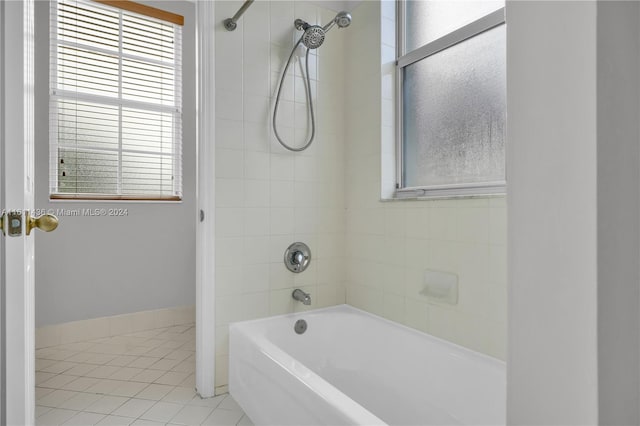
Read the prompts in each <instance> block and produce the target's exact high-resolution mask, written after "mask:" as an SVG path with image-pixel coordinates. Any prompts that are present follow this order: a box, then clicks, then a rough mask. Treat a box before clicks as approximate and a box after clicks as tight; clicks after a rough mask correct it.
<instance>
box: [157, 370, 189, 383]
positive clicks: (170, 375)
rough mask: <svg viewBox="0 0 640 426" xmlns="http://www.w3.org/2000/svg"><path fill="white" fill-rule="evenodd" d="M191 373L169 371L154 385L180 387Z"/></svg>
mask: <svg viewBox="0 0 640 426" xmlns="http://www.w3.org/2000/svg"><path fill="white" fill-rule="evenodd" d="M189 374H190V373H180V372H178V371H169V372H167V373H165V374H163V375H162V376H160V377H158V378H157V379H156V381H155V382H154V383H160V384H161V385H173V386H178V385H179V384H180V383H182V382H183V381H184V380H185V379H186V378H187V377H189Z"/></svg>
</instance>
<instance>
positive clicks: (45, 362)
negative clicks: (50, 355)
mask: <svg viewBox="0 0 640 426" xmlns="http://www.w3.org/2000/svg"><path fill="white" fill-rule="evenodd" d="M58 362H60V361H56V360H55V359H41V358H36V371H43V369H44V368H46V367H49V366H50V365H54V364H57V363H58Z"/></svg>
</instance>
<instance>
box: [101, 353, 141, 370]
mask: <svg viewBox="0 0 640 426" xmlns="http://www.w3.org/2000/svg"><path fill="white" fill-rule="evenodd" d="M136 359H138V357H137V356H135V355H120V356H118V357H116V358H114V359H112V360H111V361H109V362H108V363H107V365H116V366H118V367H125V366H129V364H131V363H132V362H133V361H135V360H136Z"/></svg>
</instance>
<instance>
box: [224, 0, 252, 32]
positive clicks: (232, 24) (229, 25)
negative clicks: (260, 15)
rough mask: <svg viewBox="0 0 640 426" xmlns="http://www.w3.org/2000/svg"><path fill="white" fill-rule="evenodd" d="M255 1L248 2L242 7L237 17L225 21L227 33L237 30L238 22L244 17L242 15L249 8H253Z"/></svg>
mask: <svg viewBox="0 0 640 426" xmlns="http://www.w3.org/2000/svg"><path fill="white" fill-rule="evenodd" d="M254 1H255V0H246V1H245V2H244V3H243V4H242V6H240V9H238V11H237V12H236V14H235V15H233V17H232V18H227V19H225V20H224V27H225V28H226V29H227V31H233V30H235V29H236V27H237V26H238V24H237V22H238V19H240V17H241V16H242V14H243V13H244V12H245V11H246V10H247V9H249V6H251V3H253V2H254Z"/></svg>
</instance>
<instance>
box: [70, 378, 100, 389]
mask: <svg viewBox="0 0 640 426" xmlns="http://www.w3.org/2000/svg"><path fill="white" fill-rule="evenodd" d="M99 381H100V379H95V378H91V377H78V378H76V379H75V380H74V381H72V382H69V383H67V384H65V385H63V386H61V387H60V388H61V389H66V390H72V391H77V392H82V391H85V390H87V389H88V388H89V387H91V386H93V385H95V384H96V383H98V382H99Z"/></svg>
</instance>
